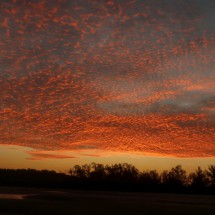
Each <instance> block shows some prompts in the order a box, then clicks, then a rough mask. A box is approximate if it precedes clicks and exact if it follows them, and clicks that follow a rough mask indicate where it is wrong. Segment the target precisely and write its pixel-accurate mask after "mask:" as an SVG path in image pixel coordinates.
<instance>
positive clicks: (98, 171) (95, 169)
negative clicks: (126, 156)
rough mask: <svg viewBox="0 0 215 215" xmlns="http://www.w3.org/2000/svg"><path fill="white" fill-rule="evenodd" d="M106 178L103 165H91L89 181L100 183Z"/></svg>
mask: <svg viewBox="0 0 215 215" xmlns="http://www.w3.org/2000/svg"><path fill="white" fill-rule="evenodd" d="M105 178H106V169H105V167H104V165H103V164H96V163H92V164H91V172H90V179H91V180H94V181H102V180H104V179H105Z"/></svg>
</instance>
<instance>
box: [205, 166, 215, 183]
mask: <svg viewBox="0 0 215 215" xmlns="http://www.w3.org/2000/svg"><path fill="white" fill-rule="evenodd" d="M207 176H208V178H209V183H210V185H211V186H213V187H215V165H210V166H209V167H208V170H207Z"/></svg>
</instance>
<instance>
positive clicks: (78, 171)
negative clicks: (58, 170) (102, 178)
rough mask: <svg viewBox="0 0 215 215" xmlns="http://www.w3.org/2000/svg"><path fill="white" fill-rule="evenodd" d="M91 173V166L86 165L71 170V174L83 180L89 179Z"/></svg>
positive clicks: (76, 166)
mask: <svg viewBox="0 0 215 215" xmlns="http://www.w3.org/2000/svg"><path fill="white" fill-rule="evenodd" d="M90 172H91V166H90V165H88V164H84V165H82V166H80V165H75V166H74V167H73V168H72V169H70V170H69V174H70V175H72V176H75V177H78V178H81V179H86V178H89V176H90Z"/></svg>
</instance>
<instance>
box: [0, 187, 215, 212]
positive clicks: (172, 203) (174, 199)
mask: <svg viewBox="0 0 215 215" xmlns="http://www.w3.org/2000/svg"><path fill="white" fill-rule="evenodd" d="M0 193H1V194H3V193H7V194H8V193H10V194H28V195H29V196H28V197H26V198H24V199H21V200H20V199H0V214H1V215H17V214H30V215H31V214H33V215H39V214H45V215H67V214H68V215H73V214H74V215H82V214H83V215H85V214H87V215H101V214H102V215H110V214H111V215H115V214H117V215H118V214H123V215H128V214H129V215H130V214H143V215H144V214H149V215H153V214H165V215H170V214H171V215H172V214H174V215H185V214H187V215H192V214H193V215H214V214H215V196H203V195H180V194H161V193H126V192H98V191H72V190H69V191H67V190H57V191H56V190H47V189H46V190H45V189H26V188H24V189H23V188H15V189H14V188H5V187H0Z"/></svg>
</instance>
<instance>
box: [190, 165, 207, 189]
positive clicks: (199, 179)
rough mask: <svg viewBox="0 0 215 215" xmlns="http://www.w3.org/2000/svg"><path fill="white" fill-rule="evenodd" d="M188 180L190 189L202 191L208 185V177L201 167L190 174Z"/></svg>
mask: <svg viewBox="0 0 215 215" xmlns="http://www.w3.org/2000/svg"><path fill="white" fill-rule="evenodd" d="M189 180H190V183H191V187H194V188H195V189H196V188H198V189H203V188H205V187H206V186H207V185H208V182H209V180H208V177H207V172H206V171H203V170H202V169H201V167H198V168H197V170H196V171H195V172H192V173H190V175H189Z"/></svg>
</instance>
